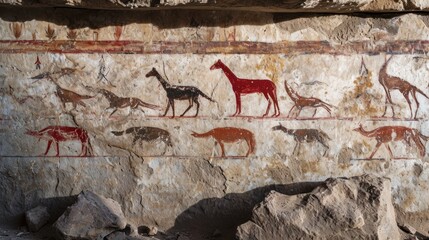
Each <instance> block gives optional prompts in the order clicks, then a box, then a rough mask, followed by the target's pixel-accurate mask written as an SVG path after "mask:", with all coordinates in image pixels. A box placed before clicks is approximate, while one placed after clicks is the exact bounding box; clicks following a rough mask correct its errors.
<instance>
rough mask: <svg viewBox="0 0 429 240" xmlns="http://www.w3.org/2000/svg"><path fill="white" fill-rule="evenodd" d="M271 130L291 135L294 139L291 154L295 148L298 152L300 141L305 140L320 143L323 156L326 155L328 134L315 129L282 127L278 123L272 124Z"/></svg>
mask: <svg viewBox="0 0 429 240" xmlns="http://www.w3.org/2000/svg"><path fill="white" fill-rule="evenodd" d="M272 130H273V131H276V130H280V131H282V132H284V133H286V134H288V135H291V136H293V139H294V140H295V147H294V148H293V152H292V154H295V151H296V150H297V153H299V149H300V147H301V143H303V142H307V143H312V142H316V141H317V142H319V143H320V144H322V146H323V147H324V148H325V152H324V153H323V156H326V153H327V151H328V150H329V146H328V144H327V143H326V142H327V141H328V140H331V139H330V138H329V136H328V135H327V134H326V133H325V132H323V131H321V130H317V129H288V128H286V127H284V126H283V125H281V124H279V125H278V126H274V127H273V128H272Z"/></svg>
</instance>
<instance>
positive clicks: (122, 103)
mask: <svg viewBox="0 0 429 240" xmlns="http://www.w3.org/2000/svg"><path fill="white" fill-rule="evenodd" d="M98 92H99V93H101V94H103V95H104V96H105V97H106V99H107V100H108V101H109V107H108V108H107V109H109V108H113V112H112V113H111V114H110V116H112V115H113V114H114V113H115V112H116V111H117V110H118V108H126V107H130V108H131V109H140V108H138V107H145V108H149V109H160V107H158V106H156V105H153V104H150V103H146V102H143V101H142V100H140V99H138V98H132V97H131V98H130V97H119V96H116V95H115V94H114V93H112V92H110V91H107V90H106V89H99V90H98ZM140 110H141V111H142V112H143V113H144V111H143V110H142V109H140Z"/></svg>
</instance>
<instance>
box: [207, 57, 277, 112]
mask: <svg viewBox="0 0 429 240" xmlns="http://www.w3.org/2000/svg"><path fill="white" fill-rule="evenodd" d="M215 69H221V70H222V71H223V73H224V74H225V76H226V77H227V78H228V80H229V82H230V83H231V85H232V90H233V91H234V94H235V103H236V105H235V113H234V115H233V116H237V115H240V114H241V95H244V94H249V93H262V94H263V95H264V97H265V98H266V99H267V101H268V106H267V110H266V111H265V113H264V115H263V117H266V116H268V113H269V111H270V107H271V104H272V103H271V101H273V103H274V114H273V115H272V116H273V117H277V116H279V115H280V108H279V104H278V102H277V92H276V85H275V84H274V83H273V82H272V81H271V80H268V79H263V80H261V79H244V78H238V77H237V76H236V75H235V74H234V73H233V72H232V71H231V69H229V68H228V67H227V66H226V65H225V64H224V63H223V62H222V61H221V60H220V59H219V60H217V61H216V62H215V63H214V64H213V65H212V66H211V67H210V70H215Z"/></svg>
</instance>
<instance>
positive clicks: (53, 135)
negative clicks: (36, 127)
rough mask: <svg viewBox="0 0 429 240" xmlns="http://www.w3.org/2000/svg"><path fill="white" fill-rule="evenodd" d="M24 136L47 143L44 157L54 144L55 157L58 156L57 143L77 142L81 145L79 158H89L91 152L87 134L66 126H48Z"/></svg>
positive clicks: (29, 131) (81, 130)
mask: <svg viewBox="0 0 429 240" xmlns="http://www.w3.org/2000/svg"><path fill="white" fill-rule="evenodd" d="M26 134H28V135H30V136H33V137H37V138H39V140H40V139H44V140H46V141H48V146H47V147H46V151H45V153H44V155H45V156H46V155H47V154H48V152H49V149H50V148H51V144H52V143H55V144H56V149H57V154H56V155H55V156H57V157H58V156H59V155H60V148H59V142H65V141H72V140H79V141H80V142H81V144H82V149H81V153H80V154H79V156H83V157H85V156H90V155H91V154H90V151H91V150H92V148H91V144H90V142H89V137H88V133H87V132H86V131H85V130H84V129H82V128H77V127H68V126H49V127H46V128H44V129H42V130H40V131H32V130H27V132H26Z"/></svg>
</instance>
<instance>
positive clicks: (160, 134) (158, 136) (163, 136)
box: [112, 127, 173, 155]
mask: <svg viewBox="0 0 429 240" xmlns="http://www.w3.org/2000/svg"><path fill="white" fill-rule="evenodd" d="M112 133H113V134H114V135H116V136H121V135H124V134H131V135H133V136H134V139H133V146H134V145H135V144H136V143H137V141H138V140H140V141H146V142H153V141H155V140H160V141H162V142H163V143H164V144H165V149H164V152H163V153H162V155H164V154H165V152H166V151H167V148H168V147H171V148H173V144H172V143H171V136H170V133H169V132H168V131H166V130H164V129H161V128H156V127H131V128H128V129H126V130H125V131H112Z"/></svg>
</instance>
